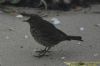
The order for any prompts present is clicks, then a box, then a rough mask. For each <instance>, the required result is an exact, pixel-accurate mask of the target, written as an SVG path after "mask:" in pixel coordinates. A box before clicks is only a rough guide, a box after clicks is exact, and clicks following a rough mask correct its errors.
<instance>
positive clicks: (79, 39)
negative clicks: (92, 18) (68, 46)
mask: <svg viewBox="0 0 100 66" xmlns="http://www.w3.org/2000/svg"><path fill="white" fill-rule="evenodd" d="M67 39H69V40H77V41H83V40H82V37H81V36H67Z"/></svg>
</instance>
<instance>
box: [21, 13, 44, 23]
mask: <svg viewBox="0 0 100 66" xmlns="http://www.w3.org/2000/svg"><path fill="white" fill-rule="evenodd" d="M41 19H42V17H40V16H39V15H36V14H33V15H32V16H30V17H29V19H27V20H24V21H23V22H28V23H30V22H34V21H37V20H41Z"/></svg>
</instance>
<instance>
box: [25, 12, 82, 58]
mask: <svg viewBox="0 0 100 66" xmlns="http://www.w3.org/2000/svg"><path fill="white" fill-rule="evenodd" d="M24 22H28V23H29V24H30V32H31V34H32V36H33V37H34V39H35V40H36V41H37V42H38V43H39V44H41V45H43V46H45V49H44V50H41V51H38V52H39V55H38V56H37V57H43V56H45V55H46V53H47V52H48V51H49V50H50V48H51V47H53V46H55V45H57V44H58V43H60V42H62V41H65V40H68V41H71V40H78V41H83V40H82V37H81V36H70V35H67V34H65V33H64V32H62V31H60V30H59V29H57V28H56V27H55V26H54V25H53V24H51V23H49V22H48V21H46V20H44V19H43V18H42V17H40V16H38V15H35V14H34V15H32V16H31V17H30V18H29V19H28V20H25V21H24Z"/></svg>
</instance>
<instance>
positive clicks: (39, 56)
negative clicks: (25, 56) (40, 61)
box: [34, 54, 49, 58]
mask: <svg viewBox="0 0 100 66" xmlns="http://www.w3.org/2000/svg"><path fill="white" fill-rule="evenodd" d="M44 56H49V55H44V54H43V55H34V57H38V58H41V57H44Z"/></svg>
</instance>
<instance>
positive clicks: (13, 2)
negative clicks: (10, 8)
mask: <svg viewBox="0 0 100 66" xmlns="http://www.w3.org/2000/svg"><path fill="white" fill-rule="evenodd" d="M19 1H20V0H10V3H12V4H16V3H18V2H19Z"/></svg>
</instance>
